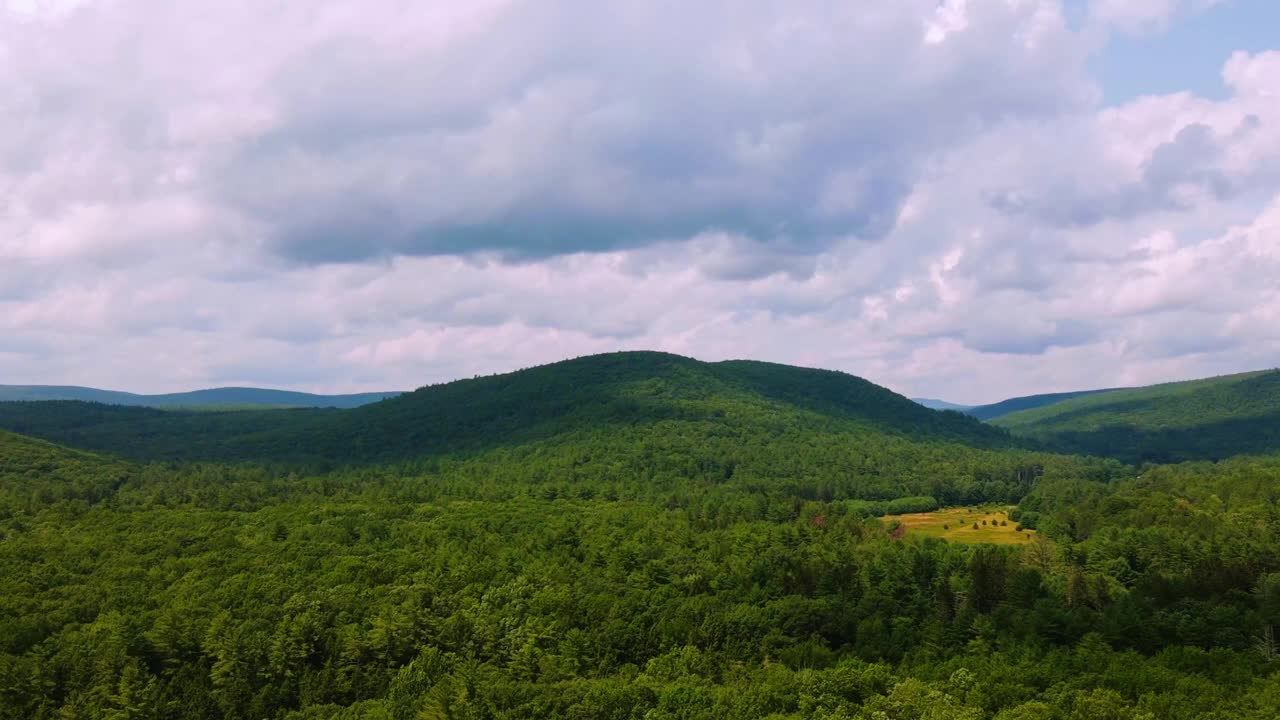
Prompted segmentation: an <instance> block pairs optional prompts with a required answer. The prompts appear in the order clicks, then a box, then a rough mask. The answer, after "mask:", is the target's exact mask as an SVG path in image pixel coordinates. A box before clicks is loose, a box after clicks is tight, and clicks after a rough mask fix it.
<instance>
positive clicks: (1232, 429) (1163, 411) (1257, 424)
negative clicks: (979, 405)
mask: <svg viewBox="0 0 1280 720" xmlns="http://www.w3.org/2000/svg"><path fill="white" fill-rule="evenodd" d="M993 423H994V424H995V425H998V426H1000V427H1004V428H1008V429H1009V430H1011V431H1012V432H1014V433H1015V434H1018V435H1021V436H1025V437H1029V438H1034V439H1036V440H1039V441H1042V442H1044V443H1047V444H1048V445H1049V446H1051V447H1054V448H1057V449H1059V450H1062V451H1065V452H1078V453H1090V454H1095V455H1106V456H1109V457H1116V458H1120V459H1122V460H1125V461H1128V462H1145V461H1154V462H1177V461H1181V460H1198V459H1207V460H1215V459H1221V458H1227V457H1231V456H1233V455H1238V454H1244V453H1254V454H1256V453H1270V452H1276V451H1280V370H1267V371H1260V372H1250V373H1241V374H1238V375H1225V376H1221V377H1215V378H1207V379H1203V380H1193V381H1190V382H1177V383H1167V384H1163V385H1153V386H1150V387H1143V388H1132V389H1125V390H1114V391H1110V392H1106V393H1101V394H1095V395H1087V396H1084V397H1077V398H1072V399H1069V400H1064V401H1062V402H1057V403H1054V404H1052V405H1047V406H1044V407H1040V408H1035V409H1031V410H1024V411H1021V412H1016V413H1011V414H1008V415H1004V416H1002V417H999V418H997V419H995V420H994V421H993Z"/></svg>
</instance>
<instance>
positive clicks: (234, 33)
mask: <svg viewBox="0 0 1280 720" xmlns="http://www.w3.org/2000/svg"><path fill="white" fill-rule="evenodd" d="M933 6H934V3H933V2H932V0H928V1H926V0H912V1H911V2H895V3H878V4H872V5H865V4H864V5H860V6H858V7H853V6H849V7H847V8H841V7H837V6H832V5H830V4H829V3H823V2H800V3H786V4H776V3H765V2H761V3H750V4H748V5H745V6H743V5H741V4H739V3H729V2H715V3H710V4H705V3H704V4H701V5H699V6H698V7H696V8H690V7H688V6H687V4H683V3H672V2H657V3H654V2H625V3H622V4H615V5H611V6H610V7H609V8H607V9H606V8H604V7H602V6H599V5H598V4H597V3H589V2H581V1H578V0H563V1H560V2H536V3H535V2H524V1H513V2H488V3H479V4H476V5H474V6H472V5H470V4H468V5H466V6H455V5H452V4H443V3H420V4H411V5H407V6H403V7H396V8H395V10H396V12H389V10H390V8H383V7H379V6H377V5H371V6H370V7H369V8H367V10H365V11H362V12H359V13H352V12H351V11H349V10H347V9H345V8H344V6H343V5H342V4H338V3H320V4H317V5H315V6H314V7H312V8H311V9H310V10H309V11H307V12H302V11H300V10H298V9H291V8H287V7H286V8H277V9H276V10H274V11H272V12H262V11H261V9H260V4H259V3H247V2H229V3H216V4H215V3H207V4H201V10H202V12H203V13H205V17H204V18H203V19H202V21H201V22H198V23H196V22H190V21H189V17H190V16H189V15H188V14H187V13H186V12H184V11H183V10H182V9H181V8H178V7H174V6H172V5H171V4H169V3H151V4H139V3H127V4H126V3H98V4H90V5H86V6H85V7H82V8H80V9H79V10H77V11H74V12H71V13H69V14H61V15H58V20H56V21H54V20H49V21H48V22H37V23H21V24H19V25H15V24H14V23H13V21H12V20H10V22H8V23H6V25H7V28H8V31H7V32H6V38H5V39H6V40H7V41H10V42H11V43H12V47H13V50H12V52H11V56H12V58H13V62H11V63H10V64H9V66H10V67H11V68H12V70H11V71H10V76H9V77H8V78H7V79H8V80H10V81H11V82H9V83H6V85H7V86H13V85H14V84H17V85H19V86H25V87H27V88H28V89H29V90H30V92H28V93H19V95H18V98H17V99H16V100H11V101H10V104H15V103H16V104H17V108H16V110H12V111H11V112H16V113H17V114H19V116H20V117H23V118H24V119H28V120H30V123H29V127H30V132H29V133H27V134H26V136H25V137H24V136H23V134H22V133H19V135H18V136H17V137H14V138H13V142H12V143H11V144H9V145H8V147H7V148H5V150H7V151H8V152H9V153H10V154H13V155H14V156H15V157H16V156H20V159H19V160H18V161H17V165H18V166H20V167H23V168H24V169H23V171H22V172H21V174H20V175H18V177H17V179H16V181H17V182H18V183H20V184H22V185H24V186H26V187H24V188H23V195H24V197H26V198H29V199H30V200H31V203H30V207H28V208H27V212H28V214H29V216H30V220H29V223H30V225H31V226H32V227H35V226H40V227H45V228H47V229H46V231H45V232H46V233H48V234H53V235H57V234H58V233H59V232H66V233H74V234H75V235H76V236H77V237H79V238H84V237H90V236H92V235H93V234H94V232H93V230H92V229H88V230H81V229H79V228H77V227H76V226H75V223H76V222H77V221H78V220H77V214H78V213H83V212H85V210H84V209H83V208H86V207H89V208H93V212H95V213H96V214H97V215H96V217H99V218H101V219H102V221H103V222H105V223H108V224H112V225H116V223H113V222H112V221H113V220H114V219H115V217H116V215H117V214H119V215H123V216H125V220H126V221H127V220H128V218H129V217H130V215H131V214H133V215H136V214H137V213H139V212H144V211H145V208H141V209H140V208H138V207H137V205H138V204H141V203H151V204H155V203H160V204H163V205H167V206H176V205H181V204H184V203H187V204H191V203H196V204H199V205H200V207H199V211H200V212H202V213H204V214H205V215H207V216H208V217H207V218H206V219H205V221H206V222H208V223H210V224H211V225H212V224H215V223H220V224H221V225H222V226H223V227H225V228H228V231H227V232H224V233H219V234H218V240H219V241H223V242H252V243H257V244H259V245H260V246H261V247H263V248H265V249H266V250H268V251H269V252H271V253H273V254H275V255H277V256H279V257H282V258H284V259H287V260H288V261H290V262H293V263H296V264H304V265H305V264H314V263H326V262H352V261H359V260H364V259H368V258H374V257H385V256H389V255H396V254H409V255H417V254H423V255H432V254H456V253H466V252H477V251H500V252H503V253H506V254H509V255H511V256H513V257H535V258H536V257H548V256H552V255H556V254H560V253H568V252H577V251H598V250H609V249H616V248H628V247H640V246H644V245H648V244H653V243H660V242H669V241H671V240H675V239H683V238H688V237H691V236H694V235H698V234H700V233H704V232H723V233H729V234H733V235H740V236H743V237H747V238H751V239H753V240H755V241H756V242H762V243H775V242H776V243H782V244H784V245H792V246H794V245H797V244H800V245H807V246H808V247H809V248H810V249H811V252H817V251H819V250H820V249H821V248H822V247H824V246H826V245H827V244H829V243H830V242H832V241H833V240H834V239H836V238H840V237H844V236H848V235H855V236H859V237H861V238H864V239H867V240H878V239H881V238H883V237H885V236H886V235H887V234H888V233H889V232H891V231H892V229H893V225H894V221H895V219H896V217H897V215H898V211H899V209H900V205H901V203H902V202H903V201H904V199H905V198H906V196H907V195H908V194H909V192H910V189H911V187H912V185H913V184H914V182H915V181H916V179H917V178H918V176H919V174H920V172H921V171H922V169H923V165H924V164H925V163H927V161H928V158H929V157H930V155H931V154H932V153H933V152H936V151H938V150H939V149H941V148H945V147H947V146H949V145H952V144H954V143H957V142H962V141H963V140H964V139H965V138H967V137H970V136H972V135H973V133H974V132H975V131H977V130H979V129H981V128H982V127H983V126H984V125H985V124H986V123H988V122H990V121H991V120H992V119H994V118H999V117H1002V116H1005V115H1008V114H1018V115H1020V116H1024V117H1034V116H1038V115H1045V114H1052V113H1055V112H1058V111H1060V110H1062V109H1063V108H1070V107H1075V106H1079V105H1080V104H1082V103H1085V102H1088V101H1089V100H1090V98H1091V97H1092V94H1093V90H1092V87H1091V86H1090V84H1089V83H1088V82H1087V81H1085V80H1084V79H1083V78H1082V77H1081V76H1080V75H1079V73H1078V72H1074V71H1075V70H1078V68H1079V67H1080V65H1081V63H1082V62H1083V60H1084V55H1083V52H1081V51H1080V49H1079V48H1078V47H1077V46H1076V45H1075V44H1074V43H1073V42H1072V38H1071V35H1070V33H1069V32H1068V31H1067V29H1066V28H1065V25H1064V24H1063V22H1062V19H1061V15H1060V13H1059V12H1058V11H1057V10H1056V6H1055V4H1054V3H1051V2H1047V1H1045V0H1035V1H1033V2H1017V3H1011V2H1007V1H1006V0H977V1H975V2H969V3H965V4H953V5H952V6H951V10H950V12H949V14H947V13H943V16H945V17H940V18H939V17H934V16H932V15H931V13H930V12H929V11H930V10H931V9H932V8H933ZM944 9H945V8H943V9H940V10H939V12H942V10H944ZM948 18H949V19H948ZM939 22H942V23H943V25H942V26H939V25H938V23H939ZM943 26H945V28H946V31H945V32H944V33H943V34H942V35H939V34H938V33H939V32H940V31H939V30H938V28H939V27H943ZM1004 36H1007V37H1011V38H1012V39H1013V41H1012V42H991V41H990V40H991V39H992V38H995V37H1004ZM35 77H39V78H40V81H39V83H38V84H35V85H34V86H33V85H32V82H31V81H32V79H33V78H35ZM939 107H945V108H946V112H945V113H940V112H936V109H937V108H939ZM48 226H54V227H52V228H49V227H48ZM28 231H29V232H34V230H30V229H29V230H28ZM172 232H174V233H177V232H183V234H185V235H190V234H191V233H189V232H184V231H183V229H181V228H174V229H173V230H172ZM132 235H133V234H132V233H130V236H132ZM41 242H55V241H41ZM102 242H106V241H105V240H104V241H98V240H95V241H94V244H95V246H96V247H101V243H102ZM68 251H69V249H68Z"/></svg>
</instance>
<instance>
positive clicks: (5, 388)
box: [0, 385, 403, 408]
mask: <svg viewBox="0 0 1280 720" xmlns="http://www.w3.org/2000/svg"><path fill="white" fill-rule="evenodd" d="M402 394H403V393H402V392H372V393H354V394H350V395H315V394H312V393H304V392H294V391H292V390H271V389H267V388H252V387H223V388H210V389H207V390H193V391H191V392H181V393H167V394H162V395H139V394H136V393H129V392H120V391H117V390H100V389H98V388H91V387H79V386H76V385H0V402H12V401H33V400H34V401H40V400H81V401H84V402H96V403H103V404H106V405H129V406H135V407H155V408H166V407H192V408H196V407H201V406H206V407H208V406H213V407H219V406H220V407H228V406H231V407H234V406H254V407H259V406H260V407H313V408H321V407H333V408H354V407H360V406H361V405H368V404H370V403H375V402H378V401H379V400H385V399H387V398H392V397H396V396H398V395H402Z"/></svg>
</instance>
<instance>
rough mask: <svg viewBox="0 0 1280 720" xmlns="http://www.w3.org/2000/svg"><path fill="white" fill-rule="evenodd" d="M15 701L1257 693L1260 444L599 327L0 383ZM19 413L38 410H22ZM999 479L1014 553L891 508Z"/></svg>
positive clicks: (643, 703)
mask: <svg viewBox="0 0 1280 720" xmlns="http://www.w3.org/2000/svg"><path fill="white" fill-rule="evenodd" d="M0 417H3V418H4V421H3V425H4V426H5V427H12V428H14V429H18V426H19V425H21V426H22V428H24V429H27V430H30V431H32V432H33V434H41V435H43V436H45V437H48V438H52V439H55V440H57V441H58V442H60V443H65V444H70V445H78V446H81V447H83V448H93V449H95V450H100V451H102V452H89V451H86V450H84V449H71V448H68V447H63V446H61V445H57V444H53V443H51V442H48V441H46V440H40V439H35V438H32V437H26V436H21V435H15V434H11V433H6V432H0V717H3V718H54V717H57V718H67V717H71V718H113V719H114V718H175V719H176V718H280V719H282V720H283V719H286V718H288V719H290V720H302V719H304V718H308V719H310V718H574V719H584V720H585V719H587V718H620V719H621V718H636V719H647V720H660V719H666V718H778V719H782V718H867V719H872V718H875V719H880V718H888V719H903V720H906V719H923V718H973V719H978V718H999V719H1000V720H1014V719H1030V718H1049V719H1051V720H1057V719H1060V720H1076V719H1080V720H1084V719H1091V718H1123V719H1126V720H1128V719H1132V720H1139V719H1145V718H1152V719H1154V718H1160V719H1165V718H1169V719H1172V720H1179V719H1182V718H1186V719H1190V718H1219V719H1222V720H1226V719H1227V718H1232V719H1236V718H1274V717H1276V716H1277V713H1276V711H1277V708H1280V640H1278V639H1277V638H1276V633H1277V632H1278V631H1280V506H1278V505H1277V503H1278V501H1280V458H1278V457H1277V456H1275V455H1258V456H1240V457H1234V458H1231V459H1227V460H1222V461H1220V462H1216V463H1215V462H1194V463H1184V464H1175V465H1151V464H1145V465H1141V466H1139V465H1132V464H1130V465H1126V464H1123V463H1122V462H1120V461H1117V460H1114V459H1106V458H1098V457H1085V456H1073V455H1064V454H1055V453H1051V452H1046V451H1044V450H1041V449H1037V448H1035V447H1031V446H1024V445H1022V444H1021V443H1020V441H1017V440H1014V439H1013V438H1010V437H1009V436H1008V435H1007V434H1006V433H1005V432H1004V431H1002V430H999V429H996V428H990V427H988V426H985V425H982V424H980V423H978V422H977V421H976V420H974V419H972V418H967V417H965V416H962V415H960V414H958V413H950V412H935V411H931V410H928V409H926V408H923V407H920V406H919V405H916V404H915V403H912V402H911V401H909V400H907V399H905V398H901V397H900V396H897V395H894V394H892V393H889V392H888V391H886V390H884V389H882V388H878V387H877V386H875V385H872V384H870V383H866V382H865V381H862V380H859V379H857V378H852V377H851V376H847V375H843V374H839V373H827V372H823V371H812V370H803V369H798V368H786V367H783V366H777V365H770V364H765V363H750V362H734V363H698V362H696V361H691V360H688V359H685V358H679V357H677V356H669V355H661V354H656V353H655V354H648V353H646V354H615V355H607V356H598V357H593V358H584V359H580V360H578V361H571V362H567V363H560V364H556V365H551V366H544V367H541V368H534V369H531V370H527V371H522V372H519V373H514V374H510V375H504V376H495V377H490V378H477V379H475V380H470V381H465V382H460V383H450V384H445V385H438V386H432V387H428V388H423V389H421V390H419V391H417V392H415V393H411V394H409V395H406V396H404V397H402V398H397V399H394V400H386V401H383V402H380V403H378V404H376V405H373V406H369V407H367V408H360V409H356V410H342V411H338V410H280V411H269V412H242V413H212V414H209V413H186V412H167V411H158V410H150V409H146V408H117V407H109V406H105V405H94V404H85V403H47V404H46V403H34V404H31V403H16V404H11V405H3V406H0ZM24 423H25V424H24ZM988 503H990V504H991V506H992V507H994V506H997V505H999V506H1004V505H1015V506H1016V507H1015V508H1014V509H1013V510H1012V512H1011V513H1010V514H1009V516H1010V519H1011V520H1012V521H1013V522H1015V523H1017V524H1018V527H1017V528H1015V529H1016V530H1018V531H1021V532H1025V533H1028V534H1029V531H1031V530H1034V531H1035V532H1034V535H1030V536H1029V539H1028V540H1026V541H1025V542H1023V543H1021V544H1018V545H993V544H986V543H983V542H978V543H948V542H944V541H941V540H937V539H935V538H930V537H924V536H918V535H914V534H912V532H911V531H910V527H909V526H906V532H905V533H903V532H901V531H900V530H899V529H898V528H899V522H898V520H896V519H895V518H896V517H898V516H896V515H888V516H886V517H881V515H882V514H888V513H896V512H922V511H928V510H931V509H933V508H934V507H937V506H947V507H955V506H961V507H982V506H984V505H985V504H988Z"/></svg>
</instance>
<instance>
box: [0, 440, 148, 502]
mask: <svg viewBox="0 0 1280 720" xmlns="http://www.w3.org/2000/svg"><path fill="white" fill-rule="evenodd" d="M126 476H127V468H126V466H125V465H124V464H123V463H121V462H118V461H116V460H112V459H109V458H104V457H100V456H97V455H94V454H92V453H87V452H83V451H80V450H73V449H70V448H65V447H60V446H58V445H54V444H53V443H49V442H45V441H44V440H38V439H36V438H30V437H24V436H22V435H16V434H14V433H10V432H5V431H3V430H0V487H3V488H4V490H5V492H4V493H3V494H0V517H4V516H7V515H8V514H11V513H13V512H16V511H18V510H20V509H22V508H23V507H24V506H26V505H27V504H35V503H40V504H49V503H53V502H58V501H61V500H72V499H78V500H84V501H87V502H95V501H98V500H101V499H103V498H106V497H107V496H109V495H110V494H111V493H112V492H113V491H114V490H115V489H116V487H118V485H119V484H120V482H122V481H123V479H124V478H125V477H126ZM34 487H38V488H39V489H38V490H37V491H35V492H32V490H33V488H34ZM24 494H27V495H28V496H27V497H22V498H21V500H18V498H19V497H20V496H22V495H24Z"/></svg>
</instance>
